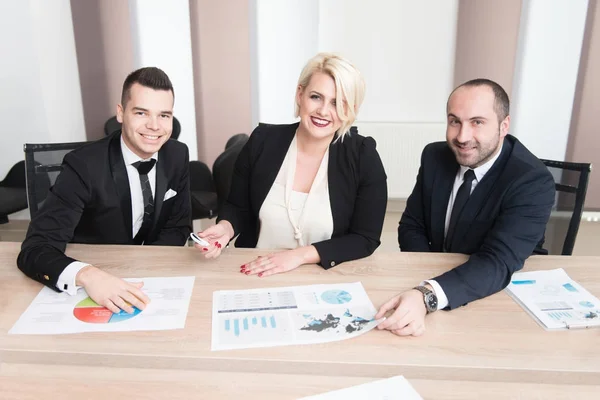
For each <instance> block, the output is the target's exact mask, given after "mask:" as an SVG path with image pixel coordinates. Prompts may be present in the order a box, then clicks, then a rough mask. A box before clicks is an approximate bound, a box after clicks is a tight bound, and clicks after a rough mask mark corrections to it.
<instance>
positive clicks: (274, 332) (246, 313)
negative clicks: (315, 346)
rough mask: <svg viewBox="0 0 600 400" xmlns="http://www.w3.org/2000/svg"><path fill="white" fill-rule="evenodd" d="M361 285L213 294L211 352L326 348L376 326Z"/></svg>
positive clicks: (219, 292)
mask: <svg viewBox="0 0 600 400" xmlns="http://www.w3.org/2000/svg"><path fill="white" fill-rule="evenodd" d="M376 313H377V310H376V309H375V307H374V306H373V303H371V300H370V299H369V297H368V296H367V293H366V292H365V289H364V288H363V286H362V284H361V283H360V282H356V283H343V284H332V285H309V286H290V287H279V288H264V289H249V290H222V291H217V292H213V315H212V350H228V349H243V348H250V347H270V346H283V345H290V344H311V343H325V342H332V341H337V340H342V339H348V338H352V337H355V336H358V335H362V334H363V333H365V332H368V331H370V330H371V329H373V328H374V327H375V326H377V324H378V321H375V320H373V317H374V316H375V314H376Z"/></svg>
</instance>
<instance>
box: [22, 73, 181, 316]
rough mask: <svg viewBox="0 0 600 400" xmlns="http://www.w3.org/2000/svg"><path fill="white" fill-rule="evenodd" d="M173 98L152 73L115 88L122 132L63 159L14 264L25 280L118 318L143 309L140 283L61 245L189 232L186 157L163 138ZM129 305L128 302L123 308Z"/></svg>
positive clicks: (166, 241) (162, 78)
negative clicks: (81, 295)
mask: <svg viewBox="0 0 600 400" xmlns="http://www.w3.org/2000/svg"><path fill="white" fill-rule="evenodd" d="M173 102H174V92H173V86H172V84H171V81H170V80H169V77H168V76H167V75H166V74H165V73H164V72H163V71H162V70H160V69H158V68H153V67H150V68H141V69H139V70H137V71H134V72H132V73H131V74H130V75H129V76H128V77H127V79H126V80H125V82H124V84H123V92H122V95H121V104H119V105H118V106H117V119H118V121H119V122H121V123H122V129H121V131H120V132H117V133H115V134H113V135H111V136H109V137H106V138H104V139H101V140H98V141H96V142H92V143H90V144H86V145H84V146H82V147H80V148H78V149H76V150H74V151H72V152H70V153H68V154H67V155H66V156H65V158H64V160H63V166H62V172H61V173H60V175H59V177H58V178H57V180H56V183H55V184H54V186H53V187H52V188H51V190H50V192H49V193H48V197H47V199H46V201H45V202H44V204H43V206H42V207H41V209H40V210H39V212H38V213H37V214H36V215H35V216H34V218H33V219H32V221H31V224H30V225H29V230H28V231H27V237H26V239H25V241H24V242H23V245H22V247H21V253H20V254H19V257H18V259H17V264H18V266H19V268H20V269H21V270H22V271H23V272H24V273H25V274H26V275H27V276H29V277H30V278H32V279H35V280H37V281H39V282H41V283H43V284H44V285H46V286H48V287H50V288H51V289H54V290H57V291H66V292H67V293H69V294H71V295H74V294H75V293H76V292H77V289H78V287H83V288H85V290H86V291H87V293H88V294H89V295H90V297H91V298H92V299H94V300H95V301H96V302H97V303H98V304H101V305H103V306H105V307H107V308H108V309H110V310H111V311H113V312H115V313H118V312H120V310H121V309H122V310H125V311H127V312H133V309H132V308H131V306H130V305H133V306H136V307H138V308H139V309H143V308H144V307H145V305H146V304H147V303H148V302H149V301H150V299H149V298H148V297H147V296H146V295H145V294H144V293H143V292H142V291H141V290H140V289H141V287H142V286H143V283H142V282H139V283H129V282H126V281H124V280H122V279H120V278H117V277H115V276H113V275H110V274H108V273H107V272H104V271H102V270H101V269H99V268H97V267H94V266H93V265H90V264H87V263H85V262H80V261H77V260H74V259H73V258H70V257H68V256H66V255H65V254H64V251H65V248H66V245H67V243H70V242H73V243H88V244H145V245H166V246H182V245H184V244H185V243H186V241H187V238H188V235H189V234H190V232H191V218H190V216H191V206H190V193H189V161H188V160H189V154H188V149H187V146H186V145H185V144H183V143H179V142H177V141H175V140H169V137H170V136H171V133H172V131H173ZM127 303H129V304H127Z"/></svg>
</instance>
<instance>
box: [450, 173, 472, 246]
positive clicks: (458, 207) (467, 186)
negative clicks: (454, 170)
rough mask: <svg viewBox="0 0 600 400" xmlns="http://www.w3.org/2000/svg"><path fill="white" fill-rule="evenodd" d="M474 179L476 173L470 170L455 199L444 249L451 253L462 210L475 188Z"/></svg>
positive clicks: (464, 177)
mask: <svg viewBox="0 0 600 400" xmlns="http://www.w3.org/2000/svg"><path fill="white" fill-rule="evenodd" d="M473 179H475V172H474V171H473V170H472V169H468V170H467V171H466V172H465V175H464V176H463V183H462V185H460V187H459V188H458V192H456V198H455V199H454V205H453V206H452V214H450V224H448V232H447V233H446V242H445V244H444V247H445V248H446V251H450V246H451V245H452V239H453V236H454V229H455V228H456V222H457V221H458V218H459V217H460V213H461V212H462V209H463V208H464V207H465V204H466V203H467V200H469V196H470V195H471V186H473Z"/></svg>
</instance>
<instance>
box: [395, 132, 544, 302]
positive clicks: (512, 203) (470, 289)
mask: <svg viewBox="0 0 600 400" xmlns="http://www.w3.org/2000/svg"><path fill="white" fill-rule="evenodd" d="M458 169H459V165H458V163H457V162H456V158H455V157H454V154H453V153H452V151H451V150H450V148H449V147H448V145H447V144H446V142H438V143H431V144H429V145H427V146H426V147H425V149H424V150H423V154H422V156H421V168H420V169H419V174H418V176H417V183H416V185H415V187H414V189H413V192H412V194H411V195H410V197H409V198H408V200H407V204H406V209H405V211H404V214H403V215H402V219H401V220H400V225H399V227H398V242H399V244H400V249H401V250H402V251H421V252H430V251H433V252H441V251H443V247H444V225H445V218H446V211H447V207H448V201H449V199H450V192H451V191H452V187H453V185H454V180H455V178H456V174H457V172H458ZM554 194H555V189H554V179H553V178H552V175H551V174H550V172H549V171H548V169H547V168H546V166H544V164H543V163H542V162H541V161H540V160H539V159H537V158H536V157H535V156H534V155H533V154H531V152H529V150H527V149H526V148H525V146H523V145H522V144H521V142H519V141H518V140H517V139H516V138H514V137H513V136H511V135H507V136H506V137H505V139H504V144H503V147H502V153H501V154H500V156H499V157H498V159H497V160H496V162H495V163H494V165H493V166H492V168H491V169H490V170H489V171H488V172H487V174H486V175H485V176H484V177H483V179H482V180H481V182H479V183H478V184H477V186H476V187H475V189H474V190H473V192H472V194H471V196H470V197H469V200H468V201H467V203H466V205H465V208H464V209H463V212H462V213H461V215H460V218H459V220H458V221H457V223H456V228H455V231H454V232H455V233H454V236H453V239H452V243H451V244H450V248H449V249H448V250H449V251H450V252H452V253H464V254H470V255H471V257H470V258H469V260H468V261H467V262H466V263H464V264H462V265H459V266H458V267H456V268H454V269H453V270H451V271H448V272H446V273H444V274H442V275H440V276H438V277H436V278H434V279H435V280H436V281H437V282H438V283H439V284H440V285H441V287H442V289H444V292H445V293H446V295H447V297H448V301H449V308H450V309H453V308H456V307H460V306H462V305H465V304H466V303H468V302H470V301H473V300H477V299H480V298H483V297H485V296H489V295H491V294H493V293H496V292H498V291H499V290H502V289H503V288H504V287H506V285H508V283H509V281H510V277H511V276H512V274H513V272H515V271H518V270H519V269H521V268H522V267H523V263H524V262H525V259H527V257H529V256H530V255H531V254H532V253H534V254H547V251H545V250H544V249H542V245H543V243H544V231H545V229H546V223H547V222H548V218H549V217H550V211H551V209H552V206H553V204H554Z"/></svg>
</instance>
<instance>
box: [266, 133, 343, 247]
mask: <svg viewBox="0 0 600 400" xmlns="http://www.w3.org/2000/svg"><path fill="white" fill-rule="evenodd" d="M297 156H298V146H297V142H296V137H295V136H294V139H293V140H292V143H291V144H290V148H289V149H288V152H287V154H286V156H285V159H284V160H283V164H282V165H281V168H280V169H279V172H278V174H277V178H275V182H274V183H273V186H271V189H270V190H269V193H268V194H267V197H266V198H265V201H264V202H263V204H262V206H261V207H260V211H259V212H258V219H259V221H260V232H259V235H258V242H257V243H256V248H257V249H295V248H297V247H302V246H307V245H310V244H311V243H317V242H321V241H323V240H327V239H331V235H332V234H333V216H332V214H331V204H330V201H329V185H328V179H327V169H328V164H329V163H328V161H329V150H327V152H326V153H325V155H324V156H323V159H322V160H321V164H320V165H319V170H318V172H317V175H316V176H315V179H314V181H313V183H312V185H311V188H310V192H309V193H302V192H296V191H294V190H292V187H293V186H294V176H295V174H296V161H297Z"/></svg>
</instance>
